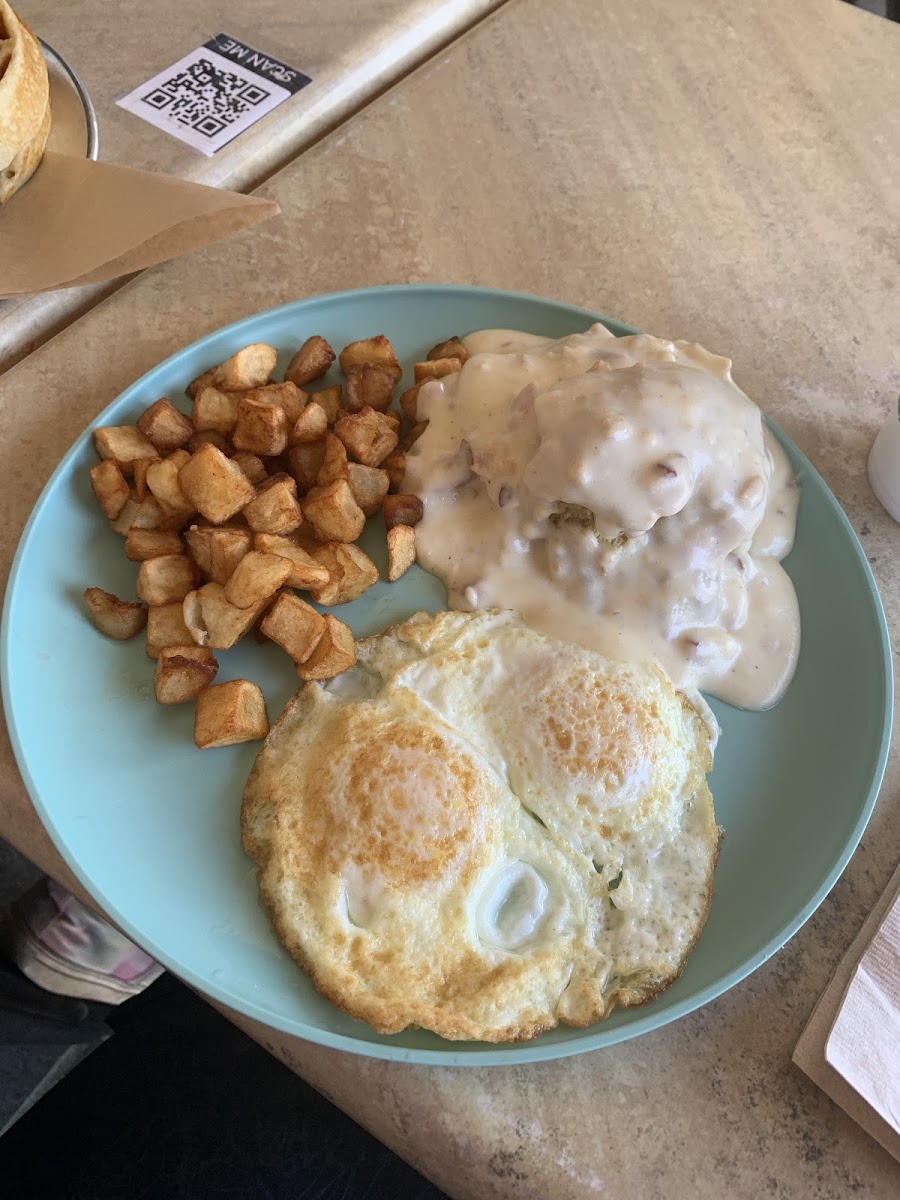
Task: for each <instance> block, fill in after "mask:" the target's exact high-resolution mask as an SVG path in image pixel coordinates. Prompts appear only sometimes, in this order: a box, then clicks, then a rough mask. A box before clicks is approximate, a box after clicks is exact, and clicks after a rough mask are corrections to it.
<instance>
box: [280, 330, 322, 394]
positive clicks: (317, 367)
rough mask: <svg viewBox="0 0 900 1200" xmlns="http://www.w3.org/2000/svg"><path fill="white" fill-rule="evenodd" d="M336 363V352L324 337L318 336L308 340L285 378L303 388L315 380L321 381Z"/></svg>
mask: <svg viewBox="0 0 900 1200" xmlns="http://www.w3.org/2000/svg"><path fill="white" fill-rule="evenodd" d="M333 362H334V351H333V350H332V348H331V347H330V346H329V345H328V343H327V342H326V341H325V339H324V338H323V337H319V336H318V334H316V335H315V336H313V337H310V338H307V339H306V341H305V342H304V343H303V345H302V346H301V347H300V349H299V350H298V351H297V353H296V354H295V355H294V357H293V358H292V359H291V361H290V362H289V363H288V367H287V370H286V371H285V373H284V377H285V379H286V380H288V381H289V382H290V383H295V384H296V385H297V386H298V387H303V386H304V385H305V384H307V383H312V381H313V380H314V379H321V378H322V376H323V375H324V374H325V372H326V371H327V370H328V368H329V367H330V366H331V364H332V363H333Z"/></svg>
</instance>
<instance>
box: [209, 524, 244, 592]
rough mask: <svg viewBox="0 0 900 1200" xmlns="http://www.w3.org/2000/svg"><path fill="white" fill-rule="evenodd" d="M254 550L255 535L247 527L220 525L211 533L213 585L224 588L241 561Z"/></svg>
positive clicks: (211, 576)
mask: <svg viewBox="0 0 900 1200" xmlns="http://www.w3.org/2000/svg"><path fill="white" fill-rule="evenodd" d="M252 548H253V534H252V533H251V532H250V530H249V529H247V528H246V527H241V526H233V525H228V526H226V525H220V526H218V527H217V528H215V529H211V530H210V531H209V571H208V572H207V574H208V575H209V577H210V579H211V580H212V581H213V583H221V584H222V586H223V587H224V586H225V584H226V583H227V582H228V580H229V579H230V578H231V576H232V575H233V574H234V572H235V571H236V570H237V568H238V566H239V565H240V563H241V560H242V559H243V558H244V557H245V556H246V555H247V554H249V553H250V551H251V550H252Z"/></svg>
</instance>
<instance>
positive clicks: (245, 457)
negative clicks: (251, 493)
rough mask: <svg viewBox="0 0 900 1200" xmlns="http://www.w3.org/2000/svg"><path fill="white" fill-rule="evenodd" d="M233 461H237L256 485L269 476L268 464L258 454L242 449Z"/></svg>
mask: <svg viewBox="0 0 900 1200" xmlns="http://www.w3.org/2000/svg"><path fill="white" fill-rule="evenodd" d="M231 461H232V462H233V463H237V465H238V466H239V467H240V468H241V470H242V471H243V472H244V474H245V475H246V476H247V478H248V479H249V480H250V482H251V483H252V484H253V485H254V487H255V486H256V484H258V483H262V481H263V480H264V479H268V477H269V472H268V471H267V470H266V464H265V463H264V462H263V460H262V459H261V458H260V457H259V455H258V454H250V452H249V451H247V450H240V451H239V452H238V453H237V454H235V456H234V458H233V459H232V460H231Z"/></svg>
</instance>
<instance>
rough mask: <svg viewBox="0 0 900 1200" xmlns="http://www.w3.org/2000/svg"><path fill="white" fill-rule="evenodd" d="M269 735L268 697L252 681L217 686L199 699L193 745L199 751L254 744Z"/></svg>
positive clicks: (246, 680)
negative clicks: (243, 743)
mask: <svg viewBox="0 0 900 1200" xmlns="http://www.w3.org/2000/svg"><path fill="white" fill-rule="evenodd" d="M268 732H269V718H268V716H267V715H266V701H265V697H264V696H263V694H262V690H261V689H260V687H259V685H258V684H255V683H251V682H250V680H249V679H230V680H229V681H228V682H227V683H214V684H213V685H212V687H208V688H204V689H203V691H202V692H200V694H199V696H198V697H197V707H196V711H195V713H194V744H195V745H196V746H197V748H198V749H200V750H209V749H212V748H213V747H216V746H234V745H236V744H237V743H238V742H255V741H258V740H260V739H261V738H264V737H266V735H267V734H268Z"/></svg>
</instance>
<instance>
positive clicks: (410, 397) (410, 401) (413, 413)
mask: <svg viewBox="0 0 900 1200" xmlns="http://www.w3.org/2000/svg"><path fill="white" fill-rule="evenodd" d="M425 382H427V381H423V382H422V383H414V384H413V385H412V387H408V388H407V389H406V391H405V392H401V394H400V411H401V412H402V413H403V415H404V417H406V419H407V421H409V423H410V425H415V424H416V423H417V422H418V419H419V415H418V410H417V400H418V396H419V392H420V391H421V390H422V388H423V387H424V386H425Z"/></svg>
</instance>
